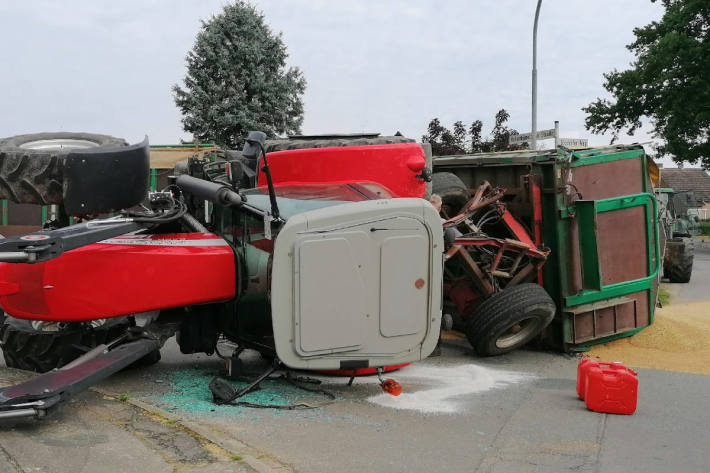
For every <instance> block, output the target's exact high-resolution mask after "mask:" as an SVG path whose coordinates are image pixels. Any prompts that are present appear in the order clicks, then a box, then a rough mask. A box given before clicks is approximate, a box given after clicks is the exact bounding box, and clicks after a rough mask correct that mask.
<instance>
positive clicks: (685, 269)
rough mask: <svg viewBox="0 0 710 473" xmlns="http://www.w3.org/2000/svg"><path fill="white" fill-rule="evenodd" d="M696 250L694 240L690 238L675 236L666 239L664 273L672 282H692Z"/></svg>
mask: <svg viewBox="0 0 710 473" xmlns="http://www.w3.org/2000/svg"><path fill="white" fill-rule="evenodd" d="M694 250H695V248H694V246H693V241H692V240H691V239H689V238H673V239H672V240H668V241H666V254H665V257H664V258H663V274H664V276H665V277H667V278H668V279H669V280H670V282H672V283H687V282H690V277H691V275H692V273H693V257H694V255H695V251H694Z"/></svg>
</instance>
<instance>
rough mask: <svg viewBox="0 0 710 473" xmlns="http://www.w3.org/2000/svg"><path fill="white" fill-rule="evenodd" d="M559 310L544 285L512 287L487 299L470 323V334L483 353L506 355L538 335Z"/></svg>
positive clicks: (468, 328)
mask: <svg viewBox="0 0 710 473" xmlns="http://www.w3.org/2000/svg"><path fill="white" fill-rule="evenodd" d="M555 310H556V308H555V303H554V301H553V300H552V298H550V296H549V295H548V294H547V292H546V291H545V289H543V288H542V286H538V285H537V284H532V283H526V284H519V285H517V286H513V287H509V288H506V289H504V290H502V291H501V292H498V293H495V294H493V295H492V296H491V297H489V298H488V299H486V300H485V301H483V303H482V304H481V305H480V306H479V308H478V310H477V311H476V312H475V313H474V314H473V315H472V316H471V318H470V319H469V321H468V322H467V324H466V337H467V338H468V341H469V342H470V343H471V345H472V346H473V348H474V349H475V350H476V353H478V354H479V355H480V356H493V355H502V354H503V353H507V352H509V351H512V350H515V349H516V348H519V347H521V346H523V345H525V344H526V343H528V342H529V341H530V340H532V339H533V338H535V336H537V335H538V334H539V333H540V332H541V331H542V330H543V329H544V328H545V327H547V325H548V324H549V323H550V322H551V321H552V318H553V317H554V316H555Z"/></svg>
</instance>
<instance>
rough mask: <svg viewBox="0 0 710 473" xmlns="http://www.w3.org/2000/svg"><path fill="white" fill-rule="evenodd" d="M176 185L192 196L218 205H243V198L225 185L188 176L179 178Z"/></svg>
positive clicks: (184, 175)
mask: <svg viewBox="0 0 710 473" xmlns="http://www.w3.org/2000/svg"><path fill="white" fill-rule="evenodd" d="M176 184H177V185H178V186H179V187H180V188H181V189H182V190H183V191H185V192H187V193H188V194H192V195H194V196H195V197H198V198H200V199H204V200H209V201H210V202H212V203H215V204H217V205H224V206H238V205H242V197H241V196H240V195H239V194H237V193H236V192H234V191H233V190H232V189H230V188H229V186H227V185H224V184H217V183H216V182H209V181H205V180H204V179H198V178H196V177H192V176H188V175H186V174H183V175H181V176H178V178H177V181H176Z"/></svg>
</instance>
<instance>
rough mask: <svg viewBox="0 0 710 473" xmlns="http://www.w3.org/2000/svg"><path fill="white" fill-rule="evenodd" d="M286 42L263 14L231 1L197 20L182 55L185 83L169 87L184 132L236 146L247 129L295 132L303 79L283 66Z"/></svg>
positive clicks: (299, 118)
mask: <svg viewBox="0 0 710 473" xmlns="http://www.w3.org/2000/svg"><path fill="white" fill-rule="evenodd" d="M287 57H288V53H287V52H286V46H285V45H284V43H283V41H282V39H281V35H280V34H274V33H273V32H272V31H271V29H270V28H269V26H268V25H267V24H266V22H265V20H264V15H263V14H262V13H261V12H259V11H257V10H256V9H255V8H254V7H253V6H252V5H250V4H249V3H247V2H245V1H242V0H236V1H234V2H231V3H228V4H227V5H226V6H225V7H224V10H223V11H222V12H221V13H220V14H218V15H214V16H212V18H210V19H209V20H207V21H203V22H202V28H201V29H200V31H199V33H198V34H197V38H196V40H195V44H194V46H193V48H192V50H190V51H189V52H188V54H187V56H186V58H185V61H186V63H187V74H186V76H185V79H184V86H183V87H180V86H179V85H174V86H173V93H174V98H175V103H176V105H177V106H178V108H179V109H180V111H181V112H182V115H183V118H182V123H183V127H184V129H185V131H188V132H191V133H192V134H193V135H194V137H195V138H196V139H197V140H200V141H214V142H216V143H218V144H220V145H224V146H229V147H238V146H240V145H241V144H242V142H243V139H244V137H245V136H246V133H247V132H248V131H250V130H260V131H263V132H265V133H266V134H267V135H268V136H270V137H273V136H277V135H281V134H293V133H298V132H300V127H301V123H302V122H303V103H302V101H301V96H302V95H303V92H304V90H305V88H306V81H305V79H304V78H303V75H302V73H301V71H300V70H299V69H298V68H296V67H289V68H287V67H286V58H287Z"/></svg>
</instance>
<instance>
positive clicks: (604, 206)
mask: <svg viewBox="0 0 710 473" xmlns="http://www.w3.org/2000/svg"><path fill="white" fill-rule="evenodd" d="M579 204H580V202H577V203H575V210H573V211H571V212H570V213H572V214H579V212H580V211H584V212H587V209H586V207H588V205H587V204H583V206H582V207H580V206H579ZM595 204H596V213H602V212H612V211H615V210H622V209H628V208H631V207H639V206H645V208H646V209H645V210H646V237H647V239H646V241H647V242H648V243H649V244H648V276H646V277H645V278H641V279H636V280H633V281H624V282H621V283H617V284H610V285H607V286H601V284H600V289H598V290H586V289H585V290H584V291H582V292H581V293H579V294H577V295H573V296H568V297H566V298H565V305H566V306H568V307H569V306H575V305H580V304H588V303H590V302H596V301H600V300H603V299H609V298H611V297H618V296H622V295H625V294H631V293H634V292H639V291H643V290H650V289H651V288H652V286H653V280H654V279H655V278H656V277H657V276H658V268H659V266H660V264H659V263H660V254H661V252H660V248H659V238H658V222H657V221H656V217H655V216H657V215H658V203H657V201H656V198H655V197H654V196H653V194H649V193H645V192H644V193H641V194H634V195H628V196H621V197H612V198H609V199H602V200H598V201H596V202H595ZM583 209H584V210H583ZM585 233H591V232H583V231H580V246H582V235H583V234H585ZM652 241H653V242H654V244H653V245H651V244H650V243H651V242H652ZM594 245H596V237H595V238H594ZM587 250H588V251H590V253H589V254H587V255H586V261H587V264H590V260H591V258H592V257H593V255H592V254H591V249H589V248H587ZM583 251H584V250H583ZM596 257H597V260H596V262H597V263H596V266H597V270H598V271H599V275H600V277H601V269H600V268H599V262H598V255H596ZM592 261H593V260H592ZM654 261H655V263H654ZM582 262H583V267H582V269H583V272H584V274H586V272H587V270H588V268H584V262H585V255H584V254H583V255H582ZM589 271H591V270H589ZM583 278H584V276H583ZM586 287H587V286H586V280H585V288H586ZM650 307H651V305H649V310H652V309H650Z"/></svg>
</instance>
